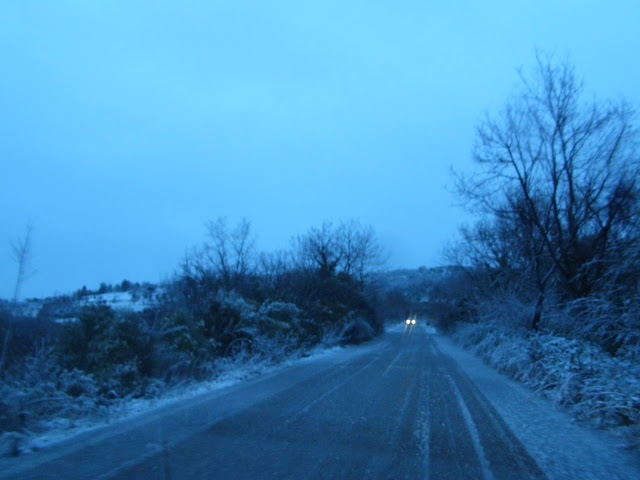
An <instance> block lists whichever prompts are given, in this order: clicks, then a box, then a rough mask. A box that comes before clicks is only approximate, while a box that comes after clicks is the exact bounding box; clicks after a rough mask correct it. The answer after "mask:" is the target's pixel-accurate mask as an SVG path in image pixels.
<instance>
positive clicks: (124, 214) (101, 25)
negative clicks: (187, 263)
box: [0, 0, 640, 298]
mask: <svg viewBox="0 0 640 480" xmlns="http://www.w3.org/2000/svg"><path fill="white" fill-rule="evenodd" d="M639 31H640V2H637V1H634V0H629V1H615V0H612V1H607V2H604V1H593V0H564V1H541V0H535V1H534V0H523V1H518V2H513V1H483V2H477V1H471V0H469V1H464V0H461V1H454V2H445V1H435V0H434V1H424V0H421V1H417V0H416V1H409V0H397V1H394V2H388V1H377V0H367V1H359V0H353V1H344V0H341V1H333V0H323V1H322V2H302V1H300V0H290V1H289V0H286V1H285V0H272V1H269V2H256V1H247V0H229V1H226V0H225V1H211V0H210V1H197V0H196V1H189V2H179V1H176V0H173V1H167V0H155V1H142V0H110V1H97V0H96V1H86V0H76V1H70V0H58V1H55V2H51V1H45V0H40V1H35V0H3V1H2V2H1V3H0V69H1V70H0V146H1V149H2V150H1V153H0V155H1V156H0V216H1V218H2V222H0V298H10V297H11V296H12V295H13V289H14V285H15V281H16V273H17V265H16V263H15V261H14V260H13V259H12V250H11V242H12V241H13V242H15V241H16V239H18V238H19V237H20V236H22V235H24V232H25V226H26V225H27V224H28V223H30V224H31V225H32V226H33V231H32V243H33V256H32V260H31V265H30V266H31V269H32V270H33V274H32V275H30V276H29V278H27V279H26V280H25V282H24V283H23V285H22V289H21V297H23V298H25V297H35V296H37V297H42V296H49V295H53V294H65V293H70V292H72V291H74V290H76V289H78V288H80V287H82V286H83V285H86V286H87V288H97V287H98V286H99V284H100V283H101V282H106V283H118V282H121V281H122V280H123V279H129V280H131V281H140V282H142V281H150V282H157V281H161V280H165V279H168V278H170V277H171V275H173V273H174V272H175V269H176V266H177V264H178V262H179V260H180V258H181V257H182V256H183V255H184V253H185V251H186V250H187V249H188V248H191V247H193V246H196V245H199V244H201V243H202V242H203V241H204V240H205V233H206V232H205V228H204V224H205V222H207V221H209V220H213V219H216V218H218V217H228V218H229V220H230V221H231V222H235V221H237V220H239V219H241V218H246V219H248V220H249V221H251V224H252V229H253V232H254V233H255V234H256V236H257V246H258V248H259V250H261V251H273V250H278V249H287V248H289V246H290V239H291V238H292V237H294V236H297V235H300V234H304V233H305V232H307V231H308V230H309V229H310V228H311V227H314V226H320V225H321V224H322V222H324V221H334V222H339V221H340V220H343V219H351V218H356V219H359V221H360V222H361V223H363V224H367V225H371V226H373V228H374V229H375V231H376V232H377V235H378V239H379V241H380V243H381V244H382V245H383V246H384V247H385V248H387V249H388V251H389V262H388V267H389V268H399V267H408V268H414V267H418V266H423V265H424V266H427V267H431V266H437V265H442V264H445V263H446V259H445V258H443V255H442V250H443V246H444V244H445V243H446V242H449V241H451V240H452V239H454V238H455V235H456V231H457V228H458V226H459V225H460V224H462V223H464V222H469V221H471V217H470V216H469V215H468V214H466V213H465V212H464V210H463V209H462V208H460V206H459V205H458V204H459V202H458V201H457V199H456V198H455V197H454V195H453V194H452V188H451V186H452V177H451V174H450V170H451V168H455V169H457V170H460V171H466V170H468V169H470V168H471V166H472V159H471V150H472V145H473V141H474V129H475V127H476V126H477V125H478V122H479V121H480V120H481V119H482V118H483V115H484V114H485V112H487V111H488V112H491V111H494V110H496V109H499V108H500V107H501V106H502V105H503V104H504V103H505V101H506V100H507V98H508V96H509V94H510V93H512V92H513V89H514V87H516V86H517V82H518V76H517V69H518V68H519V67H524V68H525V69H526V68H529V67H531V66H532V65H533V64H534V61H535V52H536V50H539V51H542V52H545V53H550V54H554V55H557V56H559V57H561V58H569V59H570V61H571V62H572V63H573V64H574V65H575V67H576V71H577V73H578V75H579V76H581V77H582V78H583V79H584V82H585V85H586V88H587V91H588V92H589V94H590V95H596V96H597V97H598V98H603V99H604V98H614V99H617V98H620V97H624V98H626V99H627V100H628V101H630V102H631V103H632V105H634V106H637V105H638V102H639V101H640V62H638V52H640V35H638V32H639Z"/></svg>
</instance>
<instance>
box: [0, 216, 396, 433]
mask: <svg viewBox="0 0 640 480" xmlns="http://www.w3.org/2000/svg"><path fill="white" fill-rule="evenodd" d="M383 260H384V259H383V251H382V249H381V247H380V246H379V244H378V242H377V239H376V236H375V233H374V231H373V229H372V228H371V227H368V226H363V225H361V224H360V223H359V222H357V221H355V220H353V221H348V222H342V223H339V224H337V225H334V224H332V223H329V222H326V223H324V224H323V225H322V226H321V227H319V228H312V229H310V230H309V231H308V232H307V233H306V234H304V235H301V236H298V237H296V238H294V239H292V242H291V248H290V249H289V250H286V251H280V252H276V253H259V252H257V251H256V249H255V237H254V234H253V233H252V231H251V226H250V223H249V222H248V221H246V220H242V221H240V222H238V223H237V224H235V225H230V224H229V223H228V222H227V220H226V219H223V218H220V219H217V220H215V221H212V222H210V223H208V224H207V237H206V241H205V242H204V243H203V244H202V245H201V246H199V247H197V248H194V249H192V250H191V251H189V252H188V253H187V254H186V255H185V257H184V258H183V259H182V260H181V261H180V263H179V267H178V269H177V273H176V275H175V277H174V278H173V279H172V280H171V281H169V282H167V283H166V284H164V285H162V286H161V287H159V288H158V289H157V290H156V292H155V293H154V298H155V299H156V300H157V301H156V302H155V303H153V306H151V307H149V308H147V309H145V310H144V311H141V312H131V311H116V310H113V309H112V308H110V307H109V306H108V305H106V304H105V305H92V306H84V307H82V306H80V305H81V302H79V303H78V304H77V305H76V307H75V309H76V310H75V313H74V314H73V315H69V305H72V304H73V299H74V298H75V299H76V300H79V299H81V298H83V297H85V296H86V295H89V294H90V293H89V291H88V290H87V289H86V288H83V289H81V290H79V291H78V292H75V293H74V294H73V295H72V296H71V297H69V299H68V300H69V301H68V302H66V305H67V307H66V312H67V315H66V317H67V318H66V319H65V320H63V321H61V320H60V319H57V321H54V320H56V318H45V317H46V316H44V315H40V316H39V317H38V318H17V317H16V315H14V313H13V312H12V311H11V310H10V309H8V310H6V311H2V312H0V334H2V338H3V339H5V343H4V344H3V352H2V354H3V358H4V363H3V368H2V370H1V371H0V434H1V433H2V432H10V431H13V432H26V431H32V430H33V429H34V428H37V427H36V425H38V424H39V423H38V422H42V421H43V419H48V418H52V417H54V416H72V417H73V416H74V415H87V414H89V413H92V412H93V413H97V412H99V411H101V410H102V409H104V408H106V407H107V406H108V405H109V404H110V403H111V402H113V401H117V400H118V399H123V398H137V397H153V396H157V395H159V394H160V393H161V392H162V391H163V390H165V389H166V388H168V387H170V386H172V385H176V384H179V383H181V382H185V381H191V380H200V379H206V378H212V377H214V376H215V375H216V374H217V373H218V372H219V371H220V369H221V368H223V365H226V364H228V362H230V361H231V362H240V363H242V362H247V361H256V360H264V361H279V360H281V359H283V358H285V357H287V356H290V355H292V354H295V353H296V352H304V351H308V350H309V349H310V348H312V347H313V346H316V345H318V344H321V343H323V344H326V345H335V344H338V343H360V342H363V341H366V340H369V339H371V338H373V337H374V336H375V335H377V334H379V333H381V332H382V331H383V323H382V319H381V318H380V317H379V316H377V315H376V311H375V309H374V307H373V306H372V301H371V300H372V296H371V295H370V294H368V292H367V282H366V279H367V275H368V273H369V272H370V271H371V270H372V269H373V268H375V267H378V266H379V265H380V263H381V262H382V261H383ZM140 288H143V286H137V285H135V284H131V283H130V282H127V281H125V282H123V283H122V284H121V285H117V286H115V287H114V286H109V285H106V284H104V285H103V286H102V287H101V290H102V292H100V291H98V292H96V293H106V292H109V291H116V290H117V291H134V290H135V291H137V290H139V289H140ZM44 399H46V401H45V400H44Z"/></svg>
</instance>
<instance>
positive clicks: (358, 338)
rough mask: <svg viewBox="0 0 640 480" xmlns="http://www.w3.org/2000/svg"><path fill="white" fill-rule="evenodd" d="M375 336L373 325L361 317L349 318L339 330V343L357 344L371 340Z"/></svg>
mask: <svg viewBox="0 0 640 480" xmlns="http://www.w3.org/2000/svg"><path fill="white" fill-rule="evenodd" d="M374 336H375V333H374V331H373V327H372V326H371V325H369V323H368V322H367V321H366V320H364V319H363V318H356V319H354V320H350V321H349V322H348V323H347V324H346V325H345V326H344V328H343V329H342V332H340V338H341V340H340V343H342V344H344V345H358V344H360V343H363V342H367V341H369V340H371V339H372V338H373V337H374Z"/></svg>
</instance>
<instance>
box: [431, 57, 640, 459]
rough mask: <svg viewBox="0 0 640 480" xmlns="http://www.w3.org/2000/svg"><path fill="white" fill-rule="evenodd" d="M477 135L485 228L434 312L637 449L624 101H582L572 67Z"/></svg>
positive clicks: (632, 215) (637, 268) (635, 187)
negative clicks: (621, 436) (622, 435)
mask: <svg viewBox="0 0 640 480" xmlns="http://www.w3.org/2000/svg"><path fill="white" fill-rule="evenodd" d="M537 60H538V62H537V67H536V69H535V71H534V72H533V75H532V76H531V78H527V77H526V76H524V75H522V76H521V79H522V88H521V90H520V91H518V92H516V94H515V95H514V96H513V97H512V98H511V99H510V101H509V102H508V104H507V105H506V107H505V108H504V109H503V110H502V111H501V112H499V113H498V114H497V115H487V117H486V118H485V120H484V121H483V122H482V123H481V124H480V126H479V128H478V135H477V142H476V146H475V149H474V159H475V160H476V163H477V165H478V170H477V171H476V172H473V173H472V174H468V175H457V177H456V180H457V188H458V193H459V195H460V197H461V198H462V199H464V200H465V201H467V202H468V205H469V207H470V208H471V210H472V211H473V212H476V213H480V214H482V217H481V219H480V220H479V221H478V222H477V223H476V224H475V225H472V226H470V227H463V228H462V229H461V240H460V242H458V243H457V244H455V245H452V246H451V247H450V248H449V250H448V254H449V256H450V259H451V260H452V261H453V262H455V263H456V265H458V267H459V268H458V269H457V270H455V271H451V275H449V276H448V277H446V278H444V279H443V281H442V282H441V283H440V285H438V286H437V287H436V288H435V289H433V290H432V291H431V295H430V305H429V308H430V311H431V314H432V315H433V317H434V319H435V321H436V322H437V323H438V325H439V326H440V328H441V329H442V330H444V331H449V332H453V335H454V338H456V339H457V340H458V341H459V342H461V343H462V344H464V345H466V346H468V347H470V348H472V349H473V350H475V351H476V352H478V353H479V354H480V355H482V357H483V358H484V359H485V360H487V361H488V362H489V363H490V364H491V365H493V366H495V367H496V368H498V369H499V370H500V371H502V372H504V373H507V374H509V375H510V376H512V377H513V378H515V379H517V380H520V381H522V382H524V383H526V384H528V385H529V386H530V387H531V388H532V389H533V391H534V392H535V393H536V394H540V395H546V396H549V397H550V398H552V399H554V400H555V401H556V402H557V403H558V404H560V405H563V406H565V407H566V408H568V409H570V410H571V411H572V412H573V413H574V414H575V415H576V417H577V418H580V419H584V420H590V421H593V422H595V423H596V424H598V425H599V426H602V427H607V428H614V429H615V430H616V431H617V432H619V433H622V434H624V436H625V438H626V440H627V445H629V446H632V447H635V448H638V447H639V446H640V427H639V425H640V290H639V289H640V181H639V180H638V179H640V157H639V156H638V150H637V145H638V139H639V137H638V131H637V127H636V125H635V124H634V120H635V117H634V112H633V111H632V109H631V108H630V106H629V105H628V104H627V103H625V102H598V101H591V102H588V101H584V100H583V98H582V83H581V82H580V81H579V80H578V79H577V78H576V75H575V73H574V69H573V67H571V65H569V64H568V63H566V62H565V63H560V64H555V63H554V62H553V59H549V58H542V57H540V58H538V59H537Z"/></svg>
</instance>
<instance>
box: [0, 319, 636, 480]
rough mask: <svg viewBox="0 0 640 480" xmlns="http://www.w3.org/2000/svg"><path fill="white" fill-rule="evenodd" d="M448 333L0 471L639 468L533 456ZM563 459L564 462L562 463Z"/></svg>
mask: <svg viewBox="0 0 640 480" xmlns="http://www.w3.org/2000/svg"><path fill="white" fill-rule="evenodd" d="M443 342H444V341H443V340H442V339H439V338H438V337H437V336H435V335H432V334H430V333H429V332H428V331H427V329H425V328H421V327H420V326H418V327H416V328H414V329H412V330H402V329H395V330H393V331H390V332H387V334H386V335H385V336H384V337H383V338H382V339H380V340H377V341H375V342H373V343H372V344H369V345H366V346H363V347H358V348H354V349H348V350H345V351H341V352H338V353H337V354H334V355H330V356H326V357H322V358H320V359H315V360H310V361H307V362H301V363H300V364H297V365H295V366H293V367H290V368H287V369H285V370H282V371H279V372H276V373H273V374H269V375H266V376H263V377H260V378H257V379H254V380H252V381H249V382H246V383H242V384H238V385H235V386H233V387H229V388H226V389H223V390H220V391H218V392H214V393H210V394H206V395H203V396H201V397H198V398H195V399H192V400H189V401H187V402H185V403H183V404H180V405H179V406H173V407H168V408H164V409H162V410H158V411H155V412H151V413H148V414H146V415H144V416H141V417H139V418H136V419H135V420H132V421H130V422H126V423H122V424H118V425H113V426H110V427H106V428H104V429H102V430H100V431H98V432H93V433H86V434H83V435H81V436H79V437H76V438H74V439H72V440H69V441H67V442H66V443H64V444H60V445H58V446H55V447H51V448H50V449H48V450H44V451H41V452H36V453H34V454H31V455H29V456H26V457H23V458H18V459H12V460H11V461H13V462H14V463H13V464H6V463H5V464H4V465H1V466H2V467H4V468H5V470H4V474H3V473H1V471H0V477H2V478H5V475H7V476H6V478H21V479H25V480H26V479H36V478H37V479H48V478H51V479H59V478H66V479H80V478H91V479H100V478H104V479H107V478H110V479H111V478H113V479H125V478H131V479H200V478H215V479H263V478H264V479H280V478H291V479H352V478H353V479H363V478H380V479H405V478H406V479H420V478H430V479H438V480H440V479H482V478H484V479H487V480H491V479H494V480H500V479H519V480H522V479H538V478H563V474H562V472H563V469H564V473H565V474H566V478H572V477H573V476H574V475H576V474H580V475H581V477H575V478H608V479H613V478H625V476H626V475H628V474H629V472H633V470H629V468H632V467H633V466H628V465H619V468H618V466H617V465H618V463H619V462H623V461H624V460H617V459H616V460H615V462H616V463H615V465H614V467H611V468H613V469H611V468H609V467H607V466H606V465H605V466H604V467H602V468H604V470H600V471H591V473H592V475H591V476H590V474H589V471H587V472H584V471H583V472H580V471H578V470H572V468H573V467H571V466H567V464H566V463H567V462H565V461H563V460H559V459H558V458H554V457H553V455H555V453H554V452H555V450H557V449H555V448H553V446H552V450H553V451H552V452H551V453H550V454H549V455H550V456H544V457H540V458H542V463H540V462H539V461H537V460H534V459H533V458H532V457H531V456H530V454H529V453H527V449H525V447H524V446H523V445H522V444H521V443H520V441H519V440H518V439H517V438H516V435H514V433H512V430H511V429H510V428H509V427H508V426H507V423H506V422H505V420H504V419H503V417H502V416H501V415H500V414H499V413H498V412H497V410H496V408H495V406H494V403H495V402H494V403H492V402H491V401H489V400H487V395H485V393H483V391H482V388H479V387H478V386H477V385H476V382H475V380H474V379H472V377H473V375H475V374H476V373H477V372H475V373H473V372H472V373H471V377H470V376H469V375H468V374H467V373H465V370H467V369H463V368H461V366H460V363H459V362H458V361H456V359H454V357H455V356H456V355H454V356H453V357H452V356H451V355H452V349H453V348H455V347H452V346H451V345H449V344H447V343H443ZM445 351H447V352H448V353H445ZM461 355H462V354H461ZM464 358H467V361H468V357H464ZM477 368H481V369H482V368H484V367H477ZM467 371H468V370H467ZM481 373H482V375H484V376H482V375H480V376H482V379H481V380H482V382H481V383H482V384H483V385H484V387H483V388H485V391H489V390H491V389H492V388H493V383H491V382H495V383H496V385H497V384H498V383H500V385H497V386H496V389H497V390H500V391H501V392H502V394H504V392H505V391H507V392H510V393H509V394H508V395H507V396H508V399H507V401H508V402H512V403H514V404H516V405H515V406H512V407H513V408H515V409H517V403H519V402H521V399H520V398H519V397H518V395H520V393H518V392H520V391H519V390H517V389H516V390H513V391H512V390H510V388H512V387H511V386H508V388H507V389H506V390H505V388H503V385H502V383H504V381H505V380H504V379H502V377H500V376H497V375H496V376H495V378H494V377H493V376H491V375H492V374H487V373H486V371H485V370H482V371H481ZM487 382H489V383H487ZM487 385H490V386H491V388H490V389H489V390H486V386H487ZM514 392H515V393H514ZM514 395H515V396H514ZM489 396H490V394H489ZM534 407H535V405H527V406H525V407H524V410H526V409H531V408H534ZM521 410H522V409H518V411H521ZM556 428H558V425H557V424H556ZM573 428H575V427H573ZM551 434H552V433H551ZM530 441H532V442H533V444H535V441H536V440H535V439H534V440H531V439H530ZM533 444H532V445H533ZM534 448H535V445H534ZM556 453H557V452H556ZM600 453H601V452H600ZM536 454H537V455H539V456H540V455H541V453H540V451H536ZM545 462H546V465H545V464H544V463H545ZM554 462H555V464H557V463H559V462H561V463H562V465H560V466H559V467H558V465H556V467H558V469H557V471H553V469H554V468H555V467H554ZM577 463H578V464H580V465H583V464H584V462H580V461H579V459H578V460H577ZM539 465H542V466H539ZM580 465H579V466H578V467H576V468H578V469H579V468H584V467H580ZM543 468H544V469H545V470H544V472H545V473H543ZM588 468H590V467H588ZM616 468H618V470H619V471H620V472H621V473H619V475H620V476H618V473H617V471H614V470H615V469H616ZM550 471H551V474H550ZM636 473H637V471H636ZM601 474H602V475H606V477H605V476H602V477H601ZM626 478H632V477H626Z"/></svg>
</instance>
